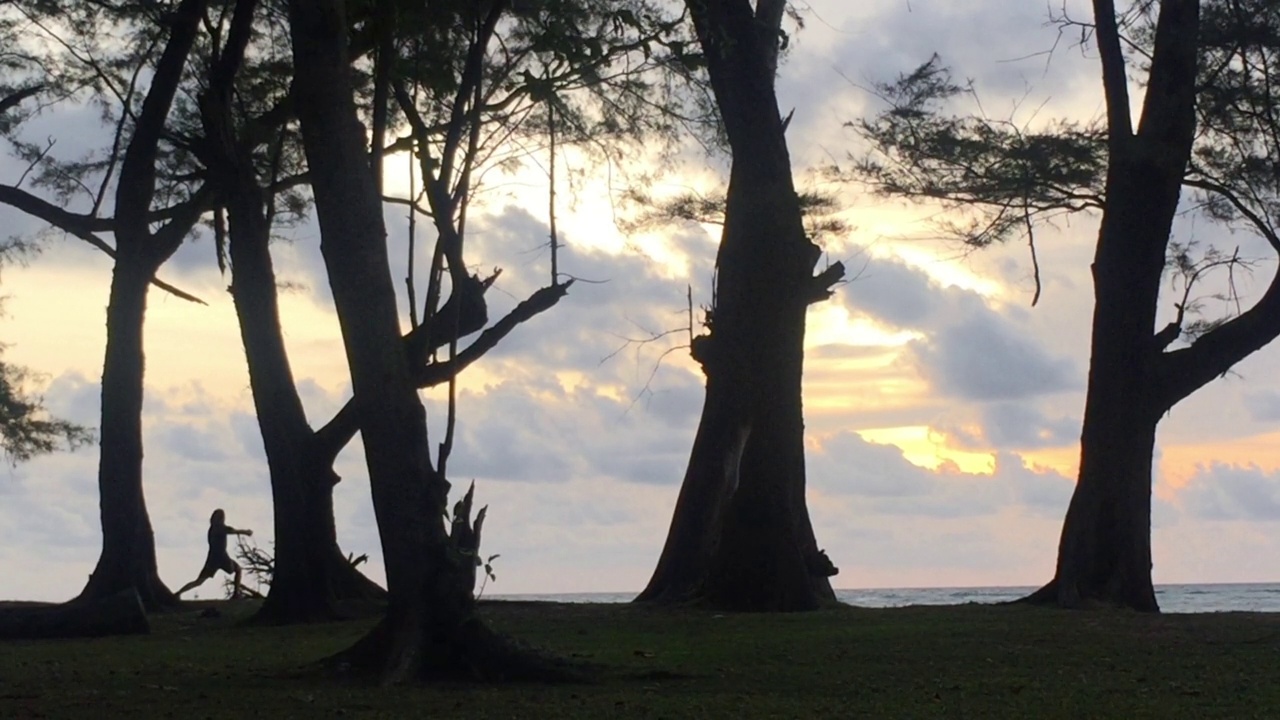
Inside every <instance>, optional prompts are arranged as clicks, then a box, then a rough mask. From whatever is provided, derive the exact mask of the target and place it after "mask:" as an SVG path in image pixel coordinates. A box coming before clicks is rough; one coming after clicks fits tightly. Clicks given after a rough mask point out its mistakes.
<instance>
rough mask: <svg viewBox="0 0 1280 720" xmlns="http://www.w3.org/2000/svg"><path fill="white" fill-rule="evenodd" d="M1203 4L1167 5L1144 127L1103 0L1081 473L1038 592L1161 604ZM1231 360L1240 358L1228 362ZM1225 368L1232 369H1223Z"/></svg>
mask: <svg viewBox="0 0 1280 720" xmlns="http://www.w3.org/2000/svg"><path fill="white" fill-rule="evenodd" d="M1199 5H1200V4H1199V3H1198V2H1195V1H1194V0H1165V2H1162V3H1161V4H1160V15H1159V18H1158V21H1157V27H1156V39H1155V48H1154V55H1153V59H1152V63H1151V70H1150V75H1149V80H1148V86H1147V92H1146V97H1145V101H1144V103H1143V110H1142V117H1141V119H1140V121H1139V124H1138V129H1137V132H1136V133H1135V132H1134V131H1133V130H1132V129H1131V124H1130V120H1129V117H1130V115H1129V99H1128V91H1127V86H1126V83H1127V78H1126V75H1125V70H1124V58H1123V55H1122V53H1121V49H1120V39H1119V35H1118V31H1117V29H1116V26H1115V8H1114V5H1113V3H1112V2H1110V1H1109V0H1095V2H1094V13H1095V17H1096V19H1097V23H1098V24H1097V27H1098V43H1099V51H1100V53H1101V55H1102V69H1103V80H1104V86H1105V88H1106V98H1107V114H1108V122H1109V149H1110V162H1109V165H1108V169H1107V179H1106V210H1105V212H1104V214H1103V219H1102V225H1101V228H1100V229H1099V231H1098V245H1097V251H1096V253H1095V255H1094V262H1093V282H1094V298H1095V305H1094V312H1093V328H1092V330H1093V341H1092V342H1093V346H1092V355H1091V359H1090V365H1089V385H1088V390H1087V392H1086V396H1085V414H1084V427H1083V430H1082V431H1081V437H1080V444H1081V452H1080V475H1079V479H1078V481H1077V483H1076V489H1075V493H1074V494H1073V495H1072V498H1071V505H1070V507H1069V508H1068V511H1067V517H1066V520H1065V522H1064V523H1063V528H1062V539H1061V543H1060V545H1059V549H1058V563H1057V572H1056V574H1055V577H1054V579H1053V580H1052V581H1051V582H1050V583H1049V584H1048V585H1046V586H1045V587H1044V588H1042V589H1041V590H1039V591H1037V592H1036V593H1034V594H1033V595H1032V596H1031V597H1030V598H1028V600H1031V601H1033V602H1051V603H1056V604H1060V605H1063V606H1067V607H1075V606H1079V605H1081V604H1088V603H1093V602H1097V603H1104V604H1117V605H1122V606H1125V607H1130V608H1133V609H1136V610H1144V611H1156V610H1158V609H1159V607H1158V605H1157V604H1156V599H1155V591H1154V589H1153V587H1152V582H1151V462H1152V454H1153V452H1154V449H1155V433H1156V425H1157V423H1158V422H1159V419H1160V417H1161V416H1162V415H1163V414H1164V413H1165V412H1166V411H1167V410H1168V409H1169V408H1171V407H1172V406H1173V403H1174V402H1176V400H1177V399H1181V398H1177V399H1174V398H1173V397H1172V396H1171V394H1170V393H1169V392H1167V389H1166V388H1165V387H1163V385H1162V378H1163V377H1164V376H1165V375H1166V373H1165V370H1164V369H1165V367H1166V366H1167V364H1168V363H1169V362H1170V358H1171V357H1173V354H1166V353H1165V352H1164V350H1165V347H1166V346H1167V345H1168V342H1169V341H1171V340H1172V339H1174V338H1176V332H1175V333H1174V337H1173V338H1168V339H1167V340H1166V341H1163V342H1162V341H1161V339H1160V336H1159V335H1157V334H1156V333H1155V325H1156V303H1157V300H1158V298H1159V295H1160V281H1161V278H1162V276H1163V273H1164V269H1165V250H1166V248H1167V246H1168V243H1169V236H1170V231H1171V229H1172V226H1173V219H1174V216H1175V214H1176V213H1177V209H1178V201H1179V197H1180V193H1181V188H1182V183H1183V178H1184V176H1185V174H1186V168H1187V163H1188V161H1189V160H1190V157H1191V147H1192V143H1193V142H1194V139H1195V129H1196V118H1195V77H1196V62H1197V33H1198V28H1199V10H1200V8H1199ZM1228 367H1229V366H1228ZM1224 370H1225V368H1224Z"/></svg>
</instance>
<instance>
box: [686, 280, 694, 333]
mask: <svg viewBox="0 0 1280 720" xmlns="http://www.w3.org/2000/svg"><path fill="white" fill-rule="evenodd" d="M684 292H685V301H686V302H687V303H688V308H689V346H690V347H693V285H685V286H684Z"/></svg>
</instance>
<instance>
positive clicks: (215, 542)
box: [176, 508, 253, 598]
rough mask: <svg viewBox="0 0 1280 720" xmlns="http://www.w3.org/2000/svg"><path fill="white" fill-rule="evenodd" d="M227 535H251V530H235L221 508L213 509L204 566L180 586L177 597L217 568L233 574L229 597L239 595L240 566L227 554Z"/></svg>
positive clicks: (198, 584)
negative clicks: (232, 589)
mask: <svg viewBox="0 0 1280 720" xmlns="http://www.w3.org/2000/svg"><path fill="white" fill-rule="evenodd" d="M228 535H244V536H251V535H253V531H252V530H237V529H235V528H233V527H231V526H229V525H227V514H226V513H225V512H223V511H222V509H221V508H219V509H217V510H214V511H213V515H211V516H210V517H209V554H208V556H206V557H205V559H204V567H203V568H201V569H200V575H199V576H198V577H196V579H195V580H192V581H191V582H189V583H187V584H186V585H183V586H182V589H181V590H179V591H178V592H177V593H176V596H177V597H182V594H183V593H185V592H186V591H188V590H190V589H192V588H195V587H199V586H200V585H202V584H203V583H204V581H205V580H208V579H209V578H211V577H213V576H214V575H215V574H216V573H217V572H218V571H219V570H221V571H223V572H225V573H231V574H234V576H235V590H234V591H233V592H232V594H231V597H233V598H238V597H240V566H239V565H237V564H236V561H235V560H232V559H231V556H230V555H228V554H227V536H228Z"/></svg>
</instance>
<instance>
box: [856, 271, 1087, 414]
mask: <svg viewBox="0 0 1280 720" xmlns="http://www.w3.org/2000/svg"><path fill="white" fill-rule="evenodd" d="M845 302H846V304H847V306H848V307H849V308H850V310H851V311H852V312H854V313H855V314H863V315H865V316H868V317H871V318H873V319H875V320H878V321H880V322H883V323H886V324H888V325H891V326H894V327H898V328H902V329H907V330H915V331H917V332H920V333H921V334H923V335H924V337H923V338H922V339H918V340H913V341H911V342H910V343H909V344H908V345H907V348H906V352H905V354H904V355H905V358H906V359H907V361H908V362H910V363H911V364H913V365H915V366H916V368H917V370H918V371H919V373H920V375H921V377H922V378H924V379H925V380H926V381H928V382H929V384H930V385H931V386H932V387H933V388H934V390H935V391H937V392H939V393H943V394H945V395H948V396H951V397H956V398H960V399H964V400H974V401H1008V400H1021V399H1025V398H1029V397H1034V396H1037V395H1044V394H1049V393H1056V392H1061V391H1064V390H1072V389H1076V388H1077V387H1079V384H1080V382H1079V376H1080V373H1079V372H1078V371H1077V370H1076V368H1075V366H1074V363H1072V362H1071V361H1070V360H1068V359H1066V358H1062V357H1056V356H1053V355H1051V354H1049V353H1048V352H1047V351H1045V350H1043V349H1042V348H1041V346H1040V345H1039V343H1038V342H1037V341H1036V339H1035V337H1034V335H1033V334H1032V332H1031V331H1030V329H1029V328H1028V326H1030V325H1031V320H1030V318H1028V317H1027V314H1026V313H1025V312H1023V311H1020V310H1017V309H1012V308H1006V309H1005V310H1004V312H1003V314H1002V313H999V312H997V311H996V310H994V309H992V308H991V307H990V306H989V305H988V304H987V302H986V301H985V300H984V299H983V298H982V297H981V296H979V295H978V294H977V293H974V292H971V291H967V290H962V289H960V288H957V287H954V286H951V287H942V286H941V285H939V284H938V283H936V282H934V281H933V280H932V279H930V278H929V276H928V275H927V274H926V273H925V272H924V271H923V270H920V269H918V268H914V267H910V266H907V265H906V264H905V263H902V262H900V261H897V260H874V261H872V262H871V263H870V264H869V265H868V268H867V272H866V273H864V276H863V278H859V280H858V281H857V282H854V283H852V284H851V285H850V287H849V288H848V289H847V291H846V295H845Z"/></svg>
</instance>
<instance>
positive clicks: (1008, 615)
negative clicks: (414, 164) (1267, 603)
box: [0, 601, 1280, 718]
mask: <svg viewBox="0 0 1280 720" xmlns="http://www.w3.org/2000/svg"><path fill="white" fill-rule="evenodd" d="M190 607H191V609H190V610H189V611H184V612H179V613H173V614H168V615H161V616H157V617H155V618H153V625H154V628H155V629H154V632H153V633H152V634H151V635H149V636H140V637H123V638H104V639H98V640H75V641H66V640H63V641H13V642H7V643H3V644H0V717H5V718H28V717H50V718H60V717H94V718H106V717H134V718H163V717H174V718H224V717H226V718H231V717H234V718H245V717H271V718H290V717H298V718H328V717H332V718H338V717H342V718H351V717H359V718H365V717H369V718H375V717H385V718H400V717H427V716H431V717H457V718H614V717H635V718H836V717H841V718H843V717H877V718H894V717H910V718H969V717H984V718H1000V717H1005V718H1028V717H1036V718H1054V717H1062V718H1080V717H1089V718H1097V717H1116V718H1138V717H1160V718H1215V717H1221V718H1246V717H1259V718H1262V717H1280V682H1277V681H1276V679H1275V677H1276V676H1275V668H1276V667H1277V661H1280V615H1268V614H1213V615H1167V616H1148V615H1138V614H1133V613H1127V612H1106V611H1098V612H1066V611H1055V610H1045V609H1038V608H1030V607H1019V606H1012V607H1009V606H1006V607H995V606H972V605H971V606H960V607H918V608H901V609H887V610H867V609H858V608H839V609H832V610H824V611H821V612H816V613H805V614H794V615H781V616H765V615H720V614H715V613H710V612H705V611H697V610H660V609H653V608H645V607H635V606H630V605H567V604H555V603H525V602H490V603H484V604H483V612H484V614H485V616H486V617H487V619H488V620H489V621H490V622H491V623H492V624H493V625H494V626H495V627H496V628H498V629H500V630H502V631H505V632H509V633H511V634H512V635H515V636H517V637H520V638H522V639H524V640H527V641H530V642H532V643H536V644H538V645H541V646H543V647H545V648H547V649H549V650H551V651H553V652H557V653H560V654H562V655H564V656H567V657H570V658H575V659H578V660H581V661H583V662H584V663H586V664H589V665H593V666H597V667H599V666H603V667H604V668H605V671H604V673H603V675H602V676H601V677H600V678H599V680H597V681H596V682H592V683H589V684H578V685H548V686H543V685H534V684H516V685H467V684H447V685H434V686H430V687H408V688H391V689H381V688H371V687H367V686H364V685H358V684H355V683H347V682H342V681H335V680H334V679H333V678H332V677H331V676H329V677H325V676H322V675H319V674H317V673H315V672H308V671H304V670H302V669H303V668H305V667H307V666H308V665H311V664H312V663H314V661H316V660H318V659H320V658H323V657H325V656H328V655H330V654H332V653H333V652H335V651H337V650H340V649H342V648H343V647H345V646H347V645H348V644H350V643H351V642H353V641H354V640H355V639H356V638H358V637H359V636H360V635H361V634H362V633H364V632H365V631H366V630H367V629H368V627H369V626H370V624H371V622H372V621H370V620H364V621H352V622H345V623H330V624H324V625H315V626H307V627H284V628H276V627H248V626H243V625H241V624H239V622H238V621H239V620H241V619H243V618H244V617H246V616H248V615H249V614H251V613H252V611H253V609H254V607H255V605H254V603H253V602H252V601H238V602H229V603H216V604H215V603H192V604H190ZM209 607H216V608H217V609H218V610H219V611H220V613H219V616H218V617H212V618H209V617H202V610H205V609H207V608H209Z"/></svg>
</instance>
